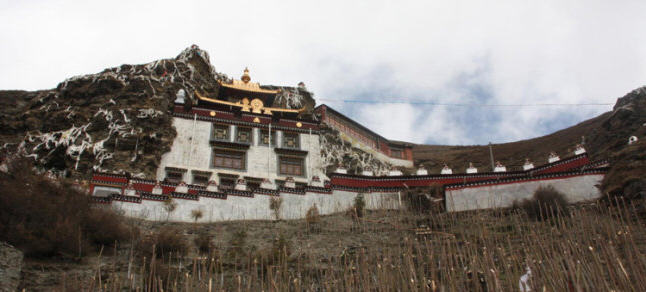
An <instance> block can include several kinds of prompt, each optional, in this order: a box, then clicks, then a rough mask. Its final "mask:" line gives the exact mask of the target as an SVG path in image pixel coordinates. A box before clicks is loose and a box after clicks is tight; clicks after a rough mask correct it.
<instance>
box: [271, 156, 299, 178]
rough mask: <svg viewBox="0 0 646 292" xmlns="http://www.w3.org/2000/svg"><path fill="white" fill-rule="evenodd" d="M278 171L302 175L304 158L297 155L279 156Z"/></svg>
mask: <svg viewBox="0 0 646 292" xmlns="http://www.w3.org/2000/svg"><path fill="white" fill-rule="evenodd" d="M278 164H279V165H278V172H279V173H280V174H285V175H295V176H303V174H304V173H303V170H304V168H305V167H304V160H303V158H298V157H284V156H280V157H279V162H278Z"/></svg>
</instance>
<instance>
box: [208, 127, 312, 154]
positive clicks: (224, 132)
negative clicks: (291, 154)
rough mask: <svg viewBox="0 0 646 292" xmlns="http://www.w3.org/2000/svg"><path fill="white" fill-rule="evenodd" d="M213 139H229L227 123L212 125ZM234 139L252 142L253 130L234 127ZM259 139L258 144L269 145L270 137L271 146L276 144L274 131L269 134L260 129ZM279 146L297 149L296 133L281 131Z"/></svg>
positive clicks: (246, 142) (298, 140)
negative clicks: (281, 138) (281, 139)
mask: <svg viewBox="0 0 646 292" xmlns="http://www.w3.org/2000/svg"><path fill="white" fill-rule="evenodd" d="M212 137H213V140H216V141H224V142H228V141H230V137H231V128H230V127H229V126H228V125H217V124H216V125H213V134H212ZM234 137H235V139H234V140H233V141H235V142H237V143H243V144H253V132H252V129H251V128H244V127H236V131H235V136H234ZM259 138H260V141H258V144H259V145H262V146H269V144H270V139H271V146H276V132H275V131H271V134H270V133H269V131H267V130H261V131H260V135H259ZM281 147H284V148H292V149H299V148H300V139H299V136H298V133H286V132H283V141H282V145H281Z"/></svg>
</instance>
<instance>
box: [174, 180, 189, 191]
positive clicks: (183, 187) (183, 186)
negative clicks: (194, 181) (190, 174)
mask: <svg viewBox="0 0 646 292" xmlns="http://www.w3.org/2000/svg"><path fill="white" fill-rule="evenodd" d="M175 192H176V193H182V194H186V193H188V185H187V184H186V183H185V182H180V183H179V184H178V185H177V187H176V188H175Z"/></svg>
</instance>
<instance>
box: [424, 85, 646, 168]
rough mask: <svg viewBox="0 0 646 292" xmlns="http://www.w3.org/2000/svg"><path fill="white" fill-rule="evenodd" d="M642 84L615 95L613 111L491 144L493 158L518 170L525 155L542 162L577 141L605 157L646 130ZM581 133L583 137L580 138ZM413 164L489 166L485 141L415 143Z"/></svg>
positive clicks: (565, 152) (596, 155)
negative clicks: (549, 131) (538, 134)
mask: <svg viewBox="0 0 646 292" xmlns="http://www.w3.org/2000/svg"><path fill="white" fill-rule="evenodd" d="M644 123H646V87H641V88H638V89H635V90H633V91H632V92H630V93H628V94H627V95H626V96H624V97H622V98H619V99H618V100H617V104H616V105H615V107H614V108H613V111H611V112H607V113H604V114H602V115H600V116H598V117H595V118H592V119H589V120H586V121H584V122H581V123H579V124H577V125H575V126H572V127H569V128H567V129H563V130H560V131H558V132H555V133H552V134H549V135H546V136H542V137H538V138H534V139H528V140H522V141H517V142H511V143H503V144H493V145H492V149H493V155H494V158H495V160H499V161H501V162H502V163H503V164H505V165H506V166H507V168H508V169H509V168H511V169H512V170H520V169H521V167H522V164H523V162H524V161H525V158H529V159H530V160H531V161H533V162H534V163H535V164H543V163H545V162H546V160H547V156H548V154H549V153H550V152H551V151H555V152H557V153H558V154H559V155H561V157H565V156H570V155H572V151H574V147H575V146H576V144H577V143H581V141H582V140H584V141H585V147H586V149H587V150H588V154H589V155H590V156H591V158H592V159H593V160H597V159H608V158H611V157H612V154H613V153H615V152H618V151H621V150H622V149H623V148H625V147H626V146H627V142H628V138H629V137H630V136H633V135H634V136H637V137H639V138H643V137H644V135H645V134H646V127H644V126H643V125H644ZM582 137H585V138H584V139H582ZM413 158H414V159H415V163H416V164H424V165H425V166H426V167H427V168H429V169H430V170H431V171H432V172H439V170H440V168H441V167H442V165H443V164H444V163H447V164H449V165H450V166H451V167H453V168H455V169H459V170H461V171H464V168H465V167H466V166H467V164H468V163H469V162H473V164H474V165H475V166H476V167H478V168H480V169H481V170H490V169H491V162H490V156H489V147H488V145H477V146H443V145H416V146H415V147H414V148H413Z"/></svg>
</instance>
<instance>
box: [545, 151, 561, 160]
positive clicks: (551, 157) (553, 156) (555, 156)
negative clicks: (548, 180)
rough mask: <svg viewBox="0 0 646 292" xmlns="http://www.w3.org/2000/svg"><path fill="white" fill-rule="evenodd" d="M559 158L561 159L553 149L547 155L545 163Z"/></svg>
mask: <svg viewBox="0 0 646 292" xmlns="http://www.w3.org/2000/svg"><path fill="white" fill-rule="evenodd" d="M559 160H561V157H559V156H558V155H557V154H556V152H554V151H552V152H550V155H549V156H547V163H554V162H557V161H559Z"/></svg>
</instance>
